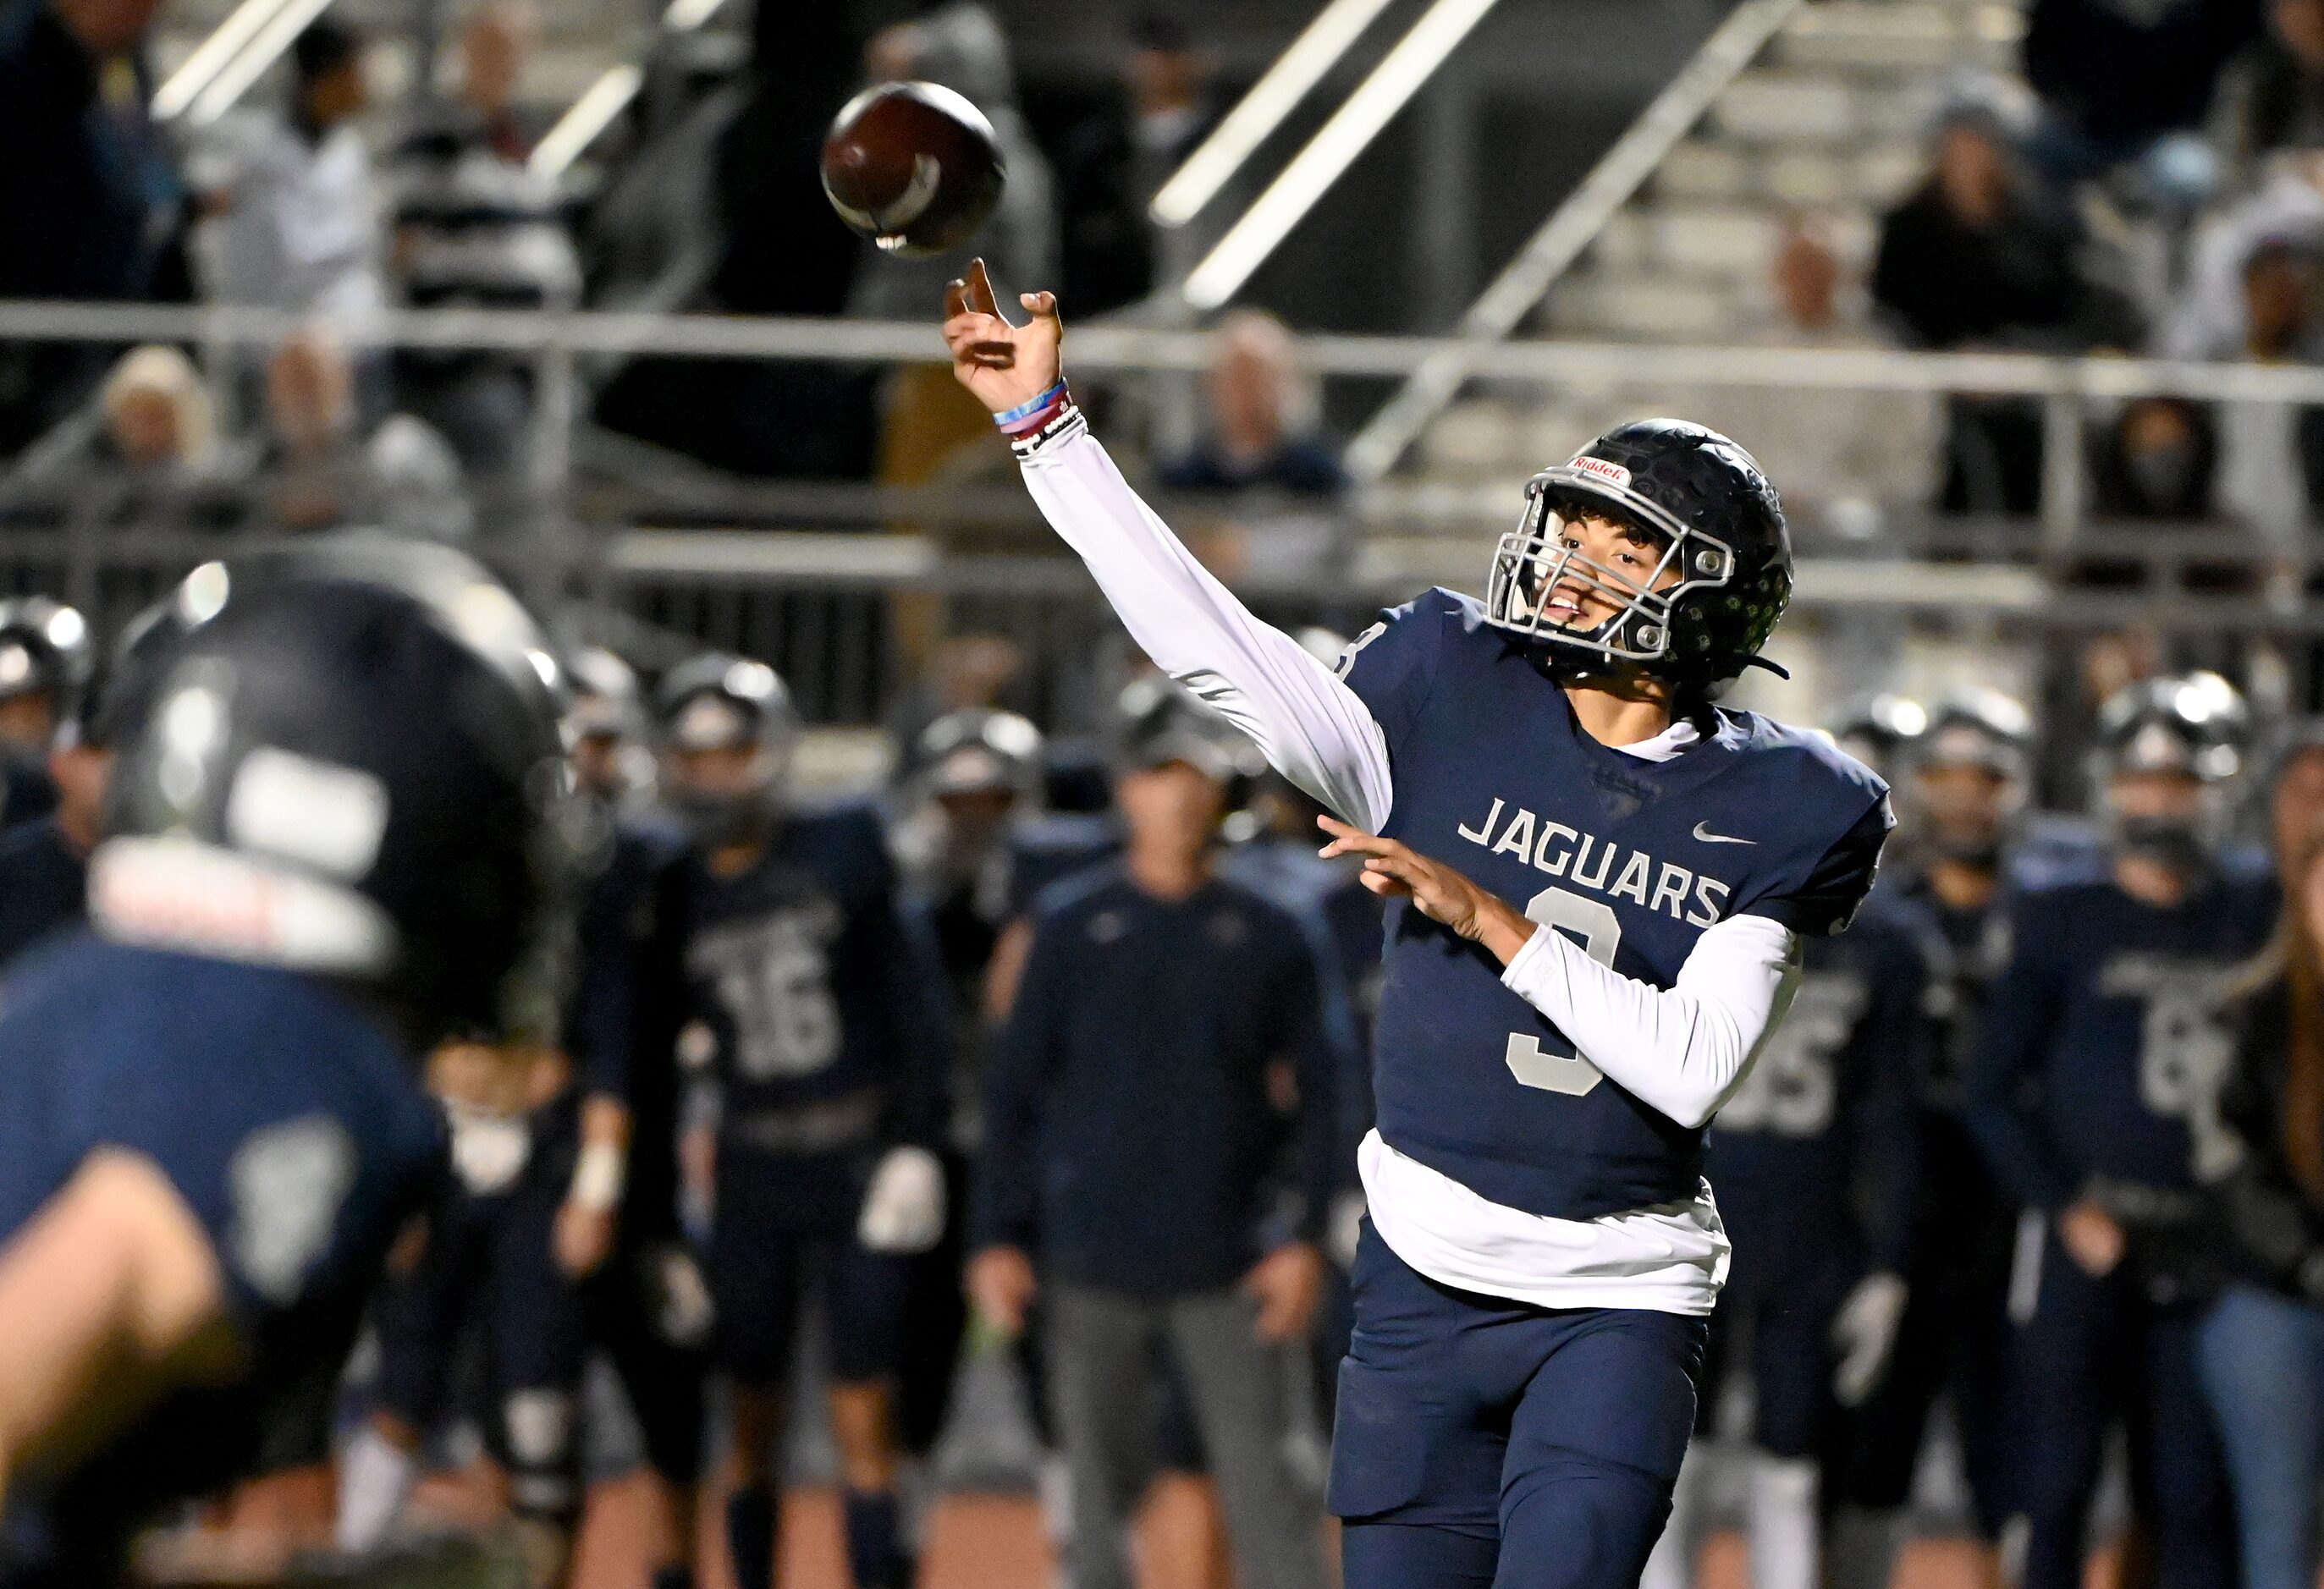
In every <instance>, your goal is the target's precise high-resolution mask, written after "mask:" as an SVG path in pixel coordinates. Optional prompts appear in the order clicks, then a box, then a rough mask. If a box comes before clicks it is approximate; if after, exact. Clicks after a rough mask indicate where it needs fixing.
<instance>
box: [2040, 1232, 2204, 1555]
mask: <svg viewBox="0 0 2324 1589" xmlns="http://www.w3.org/2000/svg"><path fill="white" fill-rule="evenodd" d="M2044 1245H2045V1247H2046V1249H2047V1250H2046V1251H2045V1252H2044V1254H2043V1264H2042V1291H2041V1300H2040V1303H2039V1305H2038V1306H2037V1307H2036V1308H2035V1309H2034V1313H2033V1318H2030V1319H2028V1320H2027V1321H2026V1322H2025V1325H2024V1327H2023V1328H2022V1329H2020V1330H2019V1331H2018V1335H2017V1339H2016V1343H2015V1357H2014V1360H2013V1363H2012V1365H2011V1366H2012V1383H2013V1384H2014V1386H2015V1390H2016V1394H2015V1396H2014V1397H2013V1398H2012V1399H2011V1400H2012V1406H2011V1417H2012V1419H2013V1421H2014V1423H2015V1434H2016V1439H2015V1442H2014V1444H2015V1452H2016V1457H2015V1463H2014V1464H2013V1473H2012V1475H2011V1484H2010V1488H2011V1491H2012V1493H2013V1497H2014V1501H2015V1507H2014V1510H2015V1511H2017V1512H2018V1513H2019V1514H2021V1515H2022V1516H2023V1517H2024V1520H2025V1523H2026V1525H2027V1537H2026V1551H2025V1570H2024V1577H2023V1579H2022V1582H2023V1583H2024V1586H2025V1589H2079V1586H2080V1584H2081V1582H2082V1560H2083V1557H2084V1555H2085V1554H2086V1552H2087V1550H2088V1548H2089V1541H2088V1539H2087V1538H2086V1535H2087V1532H2088V1529H2089V1511H2090V1494H2091V1492H2092V1491H2093V1490H2095V1489H2096V1488H2097V1487H2098V1474H2099V1469H2100V1467H2101V1465H2102V1464H2103V1463H2104V1461H2105V1455H2106V1437H2107V1430H2108V1429H2109V1428H2111V1427H2112V1426H2113V1424H2114V1423H2115V1421H2116V1419H2121V1420H2122V1421H2123V1422H2124V1423H2125V1424H2126V1427H2127V1429H2128V1432H2129V1436H2130V1466H2131V1491H2132V1497H2133V1500H2134V1502H2135V1504H2136V1507H2137V1510H2138V1513H2139V1515H2140V1516H2141V1517H2142V1518H2143V1519H2144V1520H2145V1522H2146V1525H2147V1527H2148V1529H2149V1530H2150V1531H2151V1533H2152V1535H2153V1542H2154V1557H2155V1563H2154V1566H2155V1571H2154V1581H2155V1582H2156V1583H2157V1584H2167V1585H2168V1586H2169V1589H2228V1585H2230V1584H2233V1583H2234V1582H2235V1547H2234V1525H2233V1522H2232V1520H2231V1518H2230V1515H2229V1508H2228V1498H2227V1475H2226V1469H2225V1464H2224V1462H2223V1460H2222V1458H2221V1456H2220V1452H2219V1442H2218V1434H2217V1432H2216V1430H2215V1429H2214V1428H2213V1426H2212V1423H2211V1419H2210V1413H2209V1409H2208V1407H2207V1406H2206V1405H2205V1403H2204V1400H2203V1392H2202V1387H2201V1385H2200V1383H2199V1380H2198V1377H2197V1373H2196V1364H2195V1331H2196V1326H2197V1323H2198V1320H2199V1318H2200V1317H2201V1316H2200V1314H2199V1311H2197V1310H2194V1309H2175V1310H2166V1309H2157V1308H2155V1307H2153V1306H2152V1305H2150V1304H2149V1303H2148V1302H2147V1301H2146V1300H2145V1298H2144V1296H2143V1295H2142V1294H2141V1291H2140V1289H2139V1286H2138V1282H2137V1281H2136V1279H2135V1277H2134V1276H2132V1275H2131V1274H2130V1273H2129V1268H2130V1266H2129V1265H2128V1264H2125V1265H2124V1266H2123V1267H2122V1268H2120V1269H2117V1270H2116V1271H2115V1272H2113V1273H2112V1274H2110V1275H2108V1276H2107V1277H2106V1278H2105V1279H2103V1280H2094V1279H2092V1278H2091V1277H2090V1276H2089V1275H2088V1274H2085V1273H2084V1272H2082V1271H2081V1269H2080V1267H2078V1266H2077V1265H2076V1264H2075V1263H2074V1262H2073V1260H2072V1259H2070V1258H2069V1257H2067V1256H2066V1254H2065V1253H2064V1252H2063V1251H2062V1250H2061V1246H2060V1244H2059V1243H2057V1242H2056V1241H2055V1240H2052V1241H2050V1242H2048V1243H2046V1244H2044Z"/></svg>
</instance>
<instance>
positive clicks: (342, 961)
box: [89, 537, 572, 1048]
mask: <svg viewBox="0 0 2324 1589" xmlns="http://www.w3.org/2000/svg"><path fill="white" fill-rule="evenodd" d="M125 654H126V656H127V657H130V658H132V659H134V664H135V666H134V669H131V670H129V671H126V672H124V674H123V675H122V688H123V690H124V692H125V693H124V704H123V705H122V707H121V713H122V721H123V725H124V727H123V737H122V740H121V743H120V746H119V750H118V755H119V760H118V762H117V763H116V765H115V771H114V776H113V779H112V787H111V795H110V800H109V808H110V809H109V811H108V815H107V822H106V834H107V836H106V840H104V842H103V843H101V844H100V845H99V847H98V849H97V853H96V855H95V856H94V857H93V858H92V859H91V865H90V882H89V903H90V912H91V916H92V919H93V920H94V921H95V922H96V923H97V926H98V928H99V930H100V931H103V932H106V933H108V934H109V935H112V936H115V937H118V938H123V939H126V940H130V941H139V942H145V943H152V944H155V945H158V946H161V947H163V948H170V949H177V950H180V951H186V952H189V953H195V954H202V955H208V956H212V957H215V958H219V959H226V960H249V961H253V962H257V963H263V964H270V965H280V966H285V967H289V968H291V969H299V970H303V971H309V972H314V973H318V974H323V975H327V976H331V977H333V978H338V979H343V980H345V981H346V982H348V983H350V984H352V985H355V986H357V987H362V988H364V989H365V990H366V991H367V992H368V993H369V995H370V996H371V997H373V998H374V1000H375V1001H376V1002H377V1003H378V1004H379V1005H380V1006H382V1007H383V1009H384V1011H385V1012H386V1013H387V1014H388V1015H390V1016H391V1017H392V1019H393V1020H394V1021H395V1022H396V1024H397V1025H398V1026H399V1028H400V1029H401V1032H402V1033H403V1035H404V1036H405V1038H406V1039H407V1041H409V1042H411V1043H412V1044H413V1045H415V1046H416V1047H420V1048H424V1047H427V1046H429V1045H431V1044H432V1043H433V1042H436V1041H437V1040H438V1039H439V1038H441V1037H442V1036H444V1035H446V1034H447V1033H452V1032H455V1031H460V1030H470V1031H481V1032H489V1033H504V1032H533V1033H547V1032H550V1031H553V1021H554V1009H555V1006H556V1000H557V997H558V990H557V988H556V987H554V986H553V978H554V977H555V975H556V974H557V972H558V970H559V969H561V968H562V965H563V963H564V962H563V960H562V959H561V956H562V955H563V953H564V951H565V938H566V936H567V928H568V926H569V923H568V920H567V912H568V911H569V908H570V905H571V889H570V885H571V881H572V879H571V875H570V870H569V866H568V860H569V830H568V824H567V821H566V815H567V813H566V811H565V806H566V805H567V797H566V792H567V782H566V775H565V770H564V767H563V764H562V758H561V749H562V747H561V745H560V743H559V740H558V732H557V714H556V700H555V684H556V679H557V667H556V664H555V662H554V661H553V660H552V659H551V657H550V656H549V651H548V648H547V646H546V643H545V642H544V641H543V640H542V638H541V637H540V635H539V631H538V630H537V629H535V627H534V625H533V622H532V620H531V619H530V617H529V616H528V615H527V614H526V613H525V611H524V610H523V608H522V607H521V606H520V605H519V604H518V603H517V601H516V599H515V598H514V597H513V596H512V595H510V594H509V592H507V591H506V590H505V589H503V587H502V586H501V585H500V584H499V583H497V582H495V581H494V580H493V577H492V576H491V575H490V574H487V573H486V572H485V571H484V568H483V567H482V566H481V565H478V564H476V563H475V561H474V560H473V559H471V558H469V557H467V556H464V555H462V554H460V553H458V552H455V551H453V550H451V549H450V548H448V547H441V546H428V545H418V544H407V543H400V542H394V541H390V540H386V539H384V538H383V537H327V538H325V539H321V540H318V541H317V542H315V543H313V544H311V545H308V546H304V547H300V548H298V549H295V550H292V551H288V552H281V553H270V554H264V555H261V556H255V557H254V558H252V559H250V560H249V561H248V563H247V564H246V565H245V564H244V562H241V561H236V562H233V563H227V564H209V565H204V566H203V567H201V568H199V569H197V570H196V571H195V573H194V574H191V575H189V577H188V580H187V582H186V583H184V584H183V585H181V586H180V590H179V591H178V592H177V593H176V594H175V595H174V596H173V597H172V598H171V602H168V603H164V605H163V608H162V610H161V611H160V612H159V613H156V614H152V615H151V616H150V618H149V620H148V621H147V622H146V623H145V624H144V625H143V628H142V629H140V630H139V631H138V632H136V633H133V634H132V635H131V636H130V637H129V638H128V642H127V646H126V653H125Z"/></svg>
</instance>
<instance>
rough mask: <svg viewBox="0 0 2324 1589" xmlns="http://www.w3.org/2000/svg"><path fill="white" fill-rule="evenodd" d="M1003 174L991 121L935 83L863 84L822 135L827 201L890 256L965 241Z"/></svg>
mask: <svg viewBox="0 0 2324 1589" xmlns="http://www.w3.org/2000/svg"><path fill="white" fill-rule="evenodd" d="M1006 179H1007V172H1006V171H1005V170H1003V169H1002V166H1001V148H1000V145H999V144H998V143H997V142H994V140H993V136H992V124H991V122H989V121H986V120H985V119H984V113H983V112H982V111H981V110H979V109H977V108H976V106H973V105H971V104H970V103H969V102H968V101H967V100H966V99H964V98H963V97H962V96H959V95H958V94H955V93H954V92H953V91H952V90H951V89H950V88H946V87H941V86H940V85H938V84H936V83H882V84H881V85H879V86H878V87H872V88H866V89H865V90H864V91H863V92H862V93H861V94H858V95H857V96H855V97H854V98H853V99H851V100H849V101H848V102H847V104H846V106H844V107H843V108H842V109H841V111H840V113H839V115H838V117H837V119H836V120H835V121H834V122H833V123H832V124H831V132H830V133H828V134H827V135H826V136H825V139H824V141H823V190H824V192H825V194H827V195H829V196H830V198H831V207H833V208H834V209H835V210H837V211H838V212H839V218H840V219H841V220H844V221H845V222H846V223H847V224H848V225H850V226H853V227H854V228H855V230H857V231H858V232H861V233H862V234H863V235H864V236H866V237H869V238H870V239H871V241H872V242H874V243H878V244H879V245H880V246H881V248H883V249H885V250H887V251H888V252H889V253H900V254H913V255H918V254H933V253H944V252H945V250H947V249H952V248H956V247H958V246H959V245H960V244H962V243H965V242H967V241H968V240H969V239H970V238H971V237H973V236H974V235H975V234H976V232H977V229H978V228H979V227H981V226H982V225H984V222H985V218H986V217H987V216H990V215H991V213H992V207H993V206H994V205H996V204H998V203H999V202H1000V201H1001V183H1002V182H1003V181H1004V180H1006Z"/></svg>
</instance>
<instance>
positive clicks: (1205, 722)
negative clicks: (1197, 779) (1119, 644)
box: [1112, 677, 1267, 800]
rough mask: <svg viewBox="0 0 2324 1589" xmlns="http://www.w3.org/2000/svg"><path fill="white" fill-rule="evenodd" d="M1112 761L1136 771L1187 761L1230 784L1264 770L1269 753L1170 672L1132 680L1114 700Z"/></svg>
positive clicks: (1231, 787)
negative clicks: (1261, 751)
mask: <svg viewBox="0 0 2324 1589" xmlns="http://www.w3.org/2000/svg"><path fill="white" fill-rule="evenodd" d="M1112 749H1113V756H1112V760H1113V765H1114V767H1115V770H1116V771H1117V772H1138V771H1143V770H1146V769H1148V768H1151V767H1162V766H1165V765H1167V763H1170V762H1173V761H1183V762H1185V764H1186V765H1187V766H1189V767H1193V768H1194V769H1195V770H1196V771H1198V772H1201V773H1203V774H1204V775H1205V776H1209V777H1212V778H1215V779H1217V780H1218V781H1219V782H1220V783H1222V784H1224V785H1227V786H1228V795H1229V798H1230V799H1231V800H1234V799H1238V798H1239V797H1240V795H1242V794H1243V793H1244V792H1245V791H1244V790H1243V789H1242V788H1241V787H1240V785H1242V784H1243V783H1245V782H1246V781H1247V780H1249V779H1251V778H1254V777H1257V776H1259V773H1261V772H1263V771H1264V770H1266V767H1267V762H1266V758H1264V757H1262V756H1261V755H1260V754H1259V747H1258V746H1256V745H1254V744H1252V743H1251V742H1250V738H1249V737H1248V736H1246V735H1245V734H1244V733H1243V731H1242V730H1240V729H1238V728H1236V727H1235V726H1234V724H1232V723H1231V722H1229V721H1227V720H1226V719H1225V718H1224V717H1222V716H1221V715H1220V714H1219V713H1218V712H1214V711H1213V710H1212V709H1211V708H1210V707H1208V706H1206V705H1204V704H1203V703H1202V701H1200V700H1199V699H1197V698H1196V697H1195V695H1194V692H1192V691H1191V690H1188V689H1186V688H1185V686H1184V685H1182V684H1176V683H1174V682H1173V681H1171V680H1169V679H1167V678H1160V677H1151V678H1142V679H1137V680H1134V681H1132V682H1131V683H1130V684H1129V685H1128V686H1126V687H1125V688H1124V689H1123V690H1122V692H1121V693H1120V696H1119V697H1118V698H1117V699H1116V700H1115V702H1114V733H1113V747H1112Z"/></svg>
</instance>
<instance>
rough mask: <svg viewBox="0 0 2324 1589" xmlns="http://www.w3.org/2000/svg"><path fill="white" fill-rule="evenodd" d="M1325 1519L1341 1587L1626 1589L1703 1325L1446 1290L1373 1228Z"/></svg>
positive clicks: (1669, 1468)
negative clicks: (1337, 1549)
mask: <svg viewBox="0 0 2324 1589" xmlns="http://www.w3.org/2000/svg"><path fill="white" fill-rule="evenodd" d="M1353 1281H1354V1287H1355V1301H1356V1328H1355V1335H1354V1336H1353V1338H1352V1340H1351V1343H1350V1345H1349V1349H1348V1357H1347V1361H1346V1362H1345V1363H1344V1364H1342V1365H1341V1369H1340V1406H1339V1420H1338V1428H1337V1429H1336V1430H1335V1431H1334V1433H1333V1444H1332V1488H1331V1496H1330V1501H1331V1509H1332V1511H1334V1512H1335V1513H1337V1514H1338V1515H1339V1516H1340V1517H1341V1518H1342V1519H1344V1520H1346V1522H1347V1525H1348V1527H1347V1530H1346V1532H1345V1534H1344V1535H1343V1536H1342V1560H1343V1562H1344V1564H1345V1576H1346V1584H1347V1589H1437V1586H1439V1585H1443V1586H1446V1589H1453V1586H1467V1585H1485V1584H1491V1585H1494V1586H1496V1589H1629V1586H1630V1585H1633V1584H1637V1581H1638V1574H1639V1572H1640V1571H1641V1570H1642V1569H1643V1568H1644V1567H1645V1566H1646V1557H1647V1554H1648V1553H1649V1552H1650V1551H1652V1550H1653V1549H1654V1546H1655V1539H1656V1538H1658V1537H1659V1536H1660V1535H1661V1533H1662V1531H1663V1525H1664V1523H1665V1521H1667V1520H1668V1519H1669V1517H1670V1498H1671V1487H1672V1485H1673V1484H1674V1483H1676V1482H1677V1479H1678V1468H1679V1462H1680V1460H1681V1459H1682V1458H1683V1456H1685V1455H1686V1442H1687V1435H1688V1432H1689V1431H1690V1430H1691V1429H1692V1428H1693V1425H1694V1394H1695V1382H1696V1380H1697V1378H1698V1376H1699V1375H1700V1374H1701V1370H1702V1353H1703V1336H1704V1323H1703V1321H1702V1320H1701V1319H1700V1318H1684V1317H1682V1316H1680V1315H1677V1314H1671V1313H1650V1312H1646V1311H1644V1310H1638V1309H1548V1308H1535V1307H1529V1306H1527V1305H1526V1304H1524V1303H1521V1302H1511V1301H1507V1300H1502V1299H1499V1298H1496V1297H1484V1296H1478V1295H1476V1294H1474V1293H1471V1292H1468V1291H1461V1290H1453V1289H1452V1288H1451V1287H1449V1286H1441V1285H1438V1284H1437V1283H1436V1282H1434V1281H1431V1280H1428V1279H1426V1278H1425V1277H1424V1276H1422V1275H1420V1274H1418V1273H1416V1272H1414V1271H1413V1270H1412V1269H1410V1268H1409V1267H1407V1266H1406V1264H1405V1263H1404V1262H1403V1260H1401V1259H1399V1258H1397V1256H1396V1254H1393V1253H1391V1252H1389V1251H1388V1245H1387V1244H1386V1243H1385V1242H1383V1241H1381V1240H1380V1238H1379V1233H1378V1232H1376V1231H1374V1230H1373V1229H1372V1228H1371V1226H1370V1225H1369V1222H1368V1223H1367V1224H1366V1225H1365V1226H1364V1234H1363V1240H1362V1243H1361V1244H1360V1246H1359V1247H1358V1249H1357V1254H1356V1266H1355V1272H1354V1275H1353Z"/></svg>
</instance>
